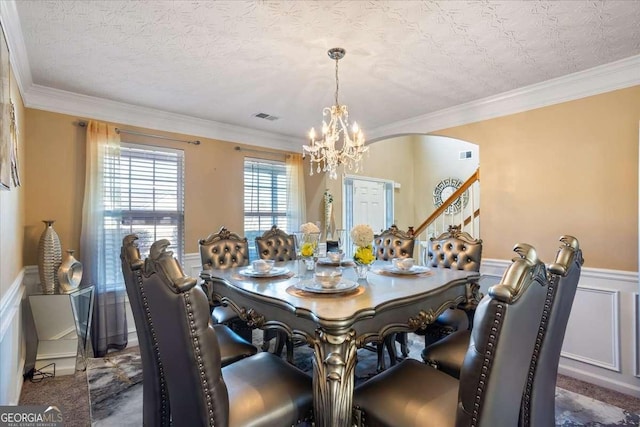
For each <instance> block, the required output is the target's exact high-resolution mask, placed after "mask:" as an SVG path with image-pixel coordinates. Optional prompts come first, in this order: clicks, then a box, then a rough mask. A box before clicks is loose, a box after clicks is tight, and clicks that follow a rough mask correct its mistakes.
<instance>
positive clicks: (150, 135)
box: [78, 122, 200, 145]
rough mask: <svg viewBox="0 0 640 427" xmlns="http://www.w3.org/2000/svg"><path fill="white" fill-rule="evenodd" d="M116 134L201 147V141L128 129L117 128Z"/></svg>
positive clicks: (80, 123)
mask: <svg viewBox="0 0 640 427" xmlns="http://www.w3.org/2000/svg"><path fill="white" fill-rule="evenodd" d="M78 126H80V127H82V128H83V127H86V126H87V122H78ZM116 132H117V133H128V134H129V135H138V136H148V137H150V138H157V139H164V140H167V141H176V142H186V143H187V144H193V145H200V141H199V140H195V141H189V140H186V139H176V138H169V137H168V136H162V135H154V134H152V133H144V132H137V131H134V130H127V129H120V128H116Z"/></svg>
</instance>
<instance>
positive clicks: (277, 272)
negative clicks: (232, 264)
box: [239, 267, 289, 277]
mask: <svg viewBox="0 0 640 427" xmlns="http://www.w3.org/2000/svg"><path fill="white" fill-rule="evenodd" d="M288 272H289V270H287V269H286V268H284V267H273V268H272V269H271V270H269V271H267V272H266V273H263V272H260V271H255V270H254V269H253V268H251V267H247V268H243V269H242V270H240V271H239V273H240V274H242V275H243V276H247V277H276V276H282V275H283V274H287V273H288Z"/></svg>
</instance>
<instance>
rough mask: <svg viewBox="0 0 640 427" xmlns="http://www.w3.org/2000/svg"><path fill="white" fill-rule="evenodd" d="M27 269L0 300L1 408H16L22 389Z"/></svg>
mask: <svg viewBox="0 0 640 427" xmlns="http://www.w3.org/2000/svg"><path fill="white" fill-rule="evenodd" d="M23 277H24V270H23V271H21V272H20V273H19V274H18V277H16V278H15V279H14V281H13V283H12V284H11V286H10V287H9V289H8V290H7V292H6V293H5V294H4V295H3V296H2V299H0V405H17V404H18V400H19V399H20V391H21V390H22V372H23V370H24V362H25V345H24V337H23V335H22V298H23V296H24V286H23V285H22V280H23Z"/></svg>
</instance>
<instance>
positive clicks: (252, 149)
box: [234, 146, 291, 159]
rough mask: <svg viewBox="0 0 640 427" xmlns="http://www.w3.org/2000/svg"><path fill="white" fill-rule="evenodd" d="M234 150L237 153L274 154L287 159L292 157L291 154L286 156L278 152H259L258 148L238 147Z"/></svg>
mask: <svg viewBox="0 0 640 427" xmlns="http://www.w3.org/2000/svg"><path fill="white" fill-rule="evenodd" d="M234 150H236V151H250V152H252V153H262V154H273V155H276V156H277V155H282V156H284V157H285V158H286V159H288V158H289V157H291V154H286V153H279V152H277V151H269V150H258V149H256V148H242V147H238V146H236V147H235V148H234Z"/></svg>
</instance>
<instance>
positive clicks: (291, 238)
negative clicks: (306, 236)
mask: <svg viewBox="0 0 640 427" xmlns="http://www.w3.org/2000/svg"><path fill="white" fill-rule="evenodd" d="M255 242H256V251H257V252H258V256H259V257H260V259H268V260H273V261H276V262H281V261H293V260H295V259H296V236H295V235H293V234H287V233H286V232H285V231H283V230H281V229H279V228H278V226H277V225H275V224H274V225H272V226H271V228H270V229H269V230H267V231H265V232H264V233H263V234H262V236H258V237H256V239H255ZM272 340H275V343H274V350H273V353H274V354H277V355H281V354H282V350H283V349H284V347H285V345H286V347H287V360H288V361H289V362H293V347H294V344H293V340H292V339H290V338H288V337H287V336H286V334H284V333H283V332H280V331H274V330H265V331H264V332H263V335H262V350H263V351H267V350H268V349H269V347H270V343H271V341H272Z"/></svg>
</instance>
